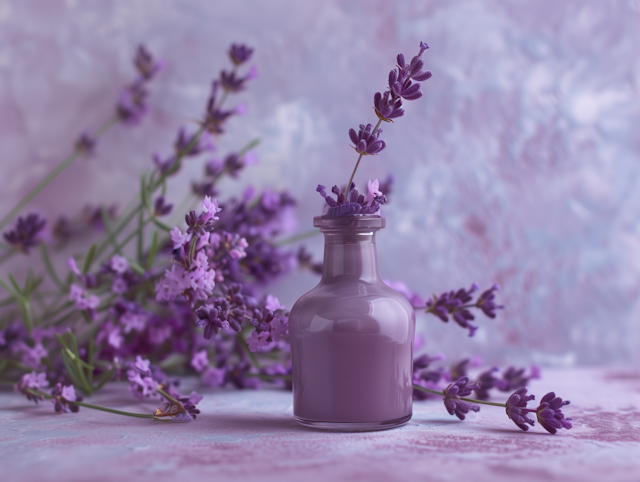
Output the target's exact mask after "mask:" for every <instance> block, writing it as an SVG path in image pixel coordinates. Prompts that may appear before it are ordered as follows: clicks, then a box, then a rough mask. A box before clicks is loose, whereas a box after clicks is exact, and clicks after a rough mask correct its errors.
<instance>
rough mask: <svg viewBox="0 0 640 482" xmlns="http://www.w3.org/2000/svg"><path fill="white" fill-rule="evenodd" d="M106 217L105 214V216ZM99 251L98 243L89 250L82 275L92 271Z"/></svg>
mask: <svg viewBox="0 0 640 482" xmlns="http://www.w3.org/2000/svg"><path fill="white" fill-rule="evenodd" d="M103 216H104V214H103ZM97 249H98V243H93V244H92V245H91V247H90V248H89V252H88V253H87V257H86V258H84V266H83V267H82V274H87V273H88V272H89V270H90V269H91V263H93V258H94V257H95V255H96V250H97Z"/></svg>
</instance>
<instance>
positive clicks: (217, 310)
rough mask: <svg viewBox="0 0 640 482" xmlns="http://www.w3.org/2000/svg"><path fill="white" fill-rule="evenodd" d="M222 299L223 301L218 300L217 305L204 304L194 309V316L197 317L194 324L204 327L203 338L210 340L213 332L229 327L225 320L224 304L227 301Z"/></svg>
mask: <svg viewBox="0 0 640 482" xmlns="http://www.w3.org/2000/svg"><path fill="white" fill-rule="evenodd" d="M216 301H219V300H216ZM222 301H224V303H222V302H218V303H217V306H213V305H206V306H202V307H200V308H198V309H197V310H196V316H197V317H198V319H197V320H196V325H198V326H199V327H200V328H204V339H205V340H210V339H211V337H212V336H213V334H214V333H218V331H220V330H228V329H229V328H230V327H231V326H230V324H229V321H228V320H227V310H226V305H228V304H229V303H228V302H227V301H226V300H224V299H222ZM225 303H226V305H225Z"/></svg>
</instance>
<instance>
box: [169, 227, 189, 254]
mask: <svg viewBox="0 0 640 482" xmlns="http://www.w3.org/2000/svg"><path fill="white" fill-rule="evenodd" d="M169 236H170V237H171V241H172V242H173V249H174V250H176V249H180V248H182V246H183V245H185V244H187V243H189V241H191V234H190V233H184V234H182V232H181V231H180V228H178V227H177V226H176V227H175V228H173V229H172V230H171V231H170V232H169Z"/></svg>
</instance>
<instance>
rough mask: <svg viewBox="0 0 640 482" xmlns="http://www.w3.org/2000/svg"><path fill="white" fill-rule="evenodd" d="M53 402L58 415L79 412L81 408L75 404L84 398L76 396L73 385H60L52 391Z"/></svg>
mask: <svg viewBox="0 0 640 482" xmlns="http://www.w3.org/2000/svg"><path fill="white" fill-rule="evenodd" d="M51 401H52V402H53V405H54V409H55V411H56V412H57V413H65V412H69V411H71V412H74V413H75V412H77V411H78V410H80V407H79V406H78V405H76V404H75V403H73V402H81V401H82V397H81V396H80V395H77V394H76V389H75V388H74V387H73V385H68V386H67V385H65V386H63V385H62V384H60V383H58V384H56V386H55V387H53V390H51Z"/></svg>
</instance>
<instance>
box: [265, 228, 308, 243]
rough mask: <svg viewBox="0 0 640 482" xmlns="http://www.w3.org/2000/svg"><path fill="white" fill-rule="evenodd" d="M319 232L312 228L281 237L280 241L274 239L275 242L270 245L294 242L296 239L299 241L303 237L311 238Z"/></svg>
mask: <svg viewBox="0 0 640 482" xmlns="http://www.w3.org/2000/svg"><path fill="white" fill-rule="evenodd" d="M318 234H320V231H318V230H317V229H312V230H311V231H305V232H304V233H300V234H296V235H294V236H290V237H288V238H284V239H281V240H280V241H276V242H275V243H271V245H272V246H275V247H280V246H284V245H285V244H290V243H295V242H297V241H301V240H303V239H307V238H311V237H313V236H316V235H318Z"/></svg>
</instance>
